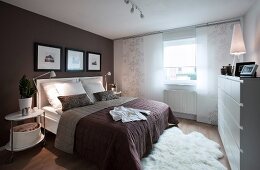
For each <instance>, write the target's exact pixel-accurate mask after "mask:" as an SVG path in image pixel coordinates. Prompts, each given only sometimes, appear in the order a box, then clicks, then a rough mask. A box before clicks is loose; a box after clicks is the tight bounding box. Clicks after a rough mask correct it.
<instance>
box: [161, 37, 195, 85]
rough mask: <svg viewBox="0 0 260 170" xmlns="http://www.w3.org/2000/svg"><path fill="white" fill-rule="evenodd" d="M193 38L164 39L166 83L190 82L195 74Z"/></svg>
mask: <svg viewBox="0 0 260 170" xmlns="http://www.w3.org/2000/svg"><path fill="white" fill-rule="evenodd" d="M195 48H196V47H195V38H186V39H179V40H171V41H164V71H165V80H166V83H192V82H193V81H194V80H196V79H197V75H196V51H195V50H196V49H195Z"/></svg>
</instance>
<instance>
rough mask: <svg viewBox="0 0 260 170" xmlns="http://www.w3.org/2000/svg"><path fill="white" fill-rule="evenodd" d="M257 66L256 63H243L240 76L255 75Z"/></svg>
mask: <svg viewBox="0 0 260 170" xmlns="http://www.w3.org/2000/svg"><path fill="white" fill-rule="evenodd" d="M257 67H258V65H257V64H251V65H244V67H243V69H242V70H241V73H240V75H241V77H255V76H256V74H255V73H256V69H257Z"/></svg>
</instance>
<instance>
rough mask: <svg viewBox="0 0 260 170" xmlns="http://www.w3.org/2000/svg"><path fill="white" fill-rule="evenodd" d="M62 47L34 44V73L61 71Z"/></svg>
mask: <svg viewBox="0 0 260 170" xmlns="http://www.w3.org/2000/svg"><path fill="white" fill-rule="evenodd" d="M61 56H62V47H59V46H55V45H48V44H43V43H34V71H61V59H62V58H61Z"/></svg>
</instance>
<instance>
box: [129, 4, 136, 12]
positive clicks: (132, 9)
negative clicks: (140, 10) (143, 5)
mask: <svg viewBox="0 0 260 170" xmlns="http://www.w3.org/2000/svg"><path fill="white" fill-rule="evenodd" d="M134 11H135V8H134V5H132V8H131V10H130V12H131V13H134Z"/></svg>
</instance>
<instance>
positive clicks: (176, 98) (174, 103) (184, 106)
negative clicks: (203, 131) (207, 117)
mask: <svg viewBox="0 0 260 170" xmlns="http://www.w3.org/2000/svg"><path fill="white" fill-rule="evenodd" d="M164 102H165V103H167V104H168V105H169V106H170V107H171V109H172V110H173V111H174V112H177V113H186V114H193V115H196V110H197V109H196V105H197V93H196V92H195V91H188V90H164Z"/></svg>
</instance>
